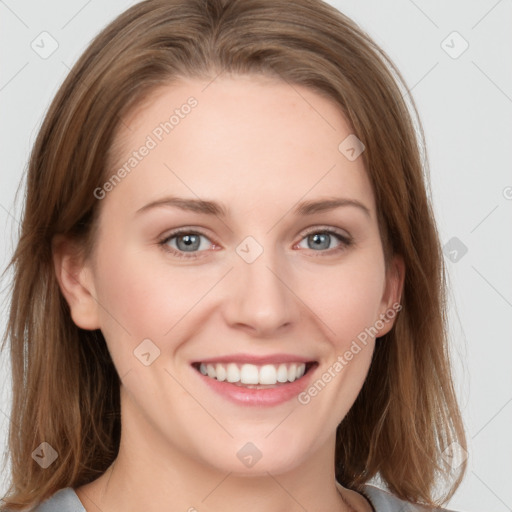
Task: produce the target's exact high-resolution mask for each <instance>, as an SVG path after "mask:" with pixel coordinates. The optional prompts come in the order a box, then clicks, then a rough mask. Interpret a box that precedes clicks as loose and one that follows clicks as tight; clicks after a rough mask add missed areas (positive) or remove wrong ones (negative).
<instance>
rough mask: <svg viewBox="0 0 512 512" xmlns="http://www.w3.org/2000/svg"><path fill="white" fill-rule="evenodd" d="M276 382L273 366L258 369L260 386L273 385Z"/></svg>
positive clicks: (275, 372)
mask: <svg viewBox="0 0 512 512" xmlns="http://www.w3.org/2000/svg"><path fill="white" fill-rule="evenodd" d="M276 382H277V371H276V367H275V366H274V365H273V364H266V365H265V366H262V367H261V368H260V382H259V383H260V384H275V383H276Z"/></svg>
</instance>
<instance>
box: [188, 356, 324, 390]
mask: <svg viewBox="0 0 512 512" xmlns="http://www.w3.org/2000/svg"><path fill="white" fill-rule="evenodd" d="M316 366H318V363H317V362H316V361H307V362H302V361H295V362H280V363H275V364H272V363H266V364H252V363H241V362H236V361H231V362H215V361H210V362H195V363H192V367H193V368H194V369H195V370H196V371H198V372H199V373H201V374H202V375H203V376H205V377H207V378H209V379H212V380H214V381H217V382H224V383H229V384H232V385H234V386H238V387H242V388H247V389H269V388H270V389H271V388H275V387H281V386H286V385H289V384H291V383H293V382H296V381H298V380H300V379H302V378H303V377H304V376H305V375H306V374H308V373H309V372H310V371H311V370H312V369H313V368H314V367H316Z"/></svg>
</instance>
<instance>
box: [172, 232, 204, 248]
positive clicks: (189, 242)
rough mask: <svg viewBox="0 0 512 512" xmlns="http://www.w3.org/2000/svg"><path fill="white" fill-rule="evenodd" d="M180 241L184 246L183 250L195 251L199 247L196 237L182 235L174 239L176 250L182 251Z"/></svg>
mask: <svg viewBox="0 0 512 512" xmlns="http://www.w3.org/2000/svg"><path fill="white" fill-rule="evenodd" d="M180 240H182V241H183V243H184V244H185V246H184V248H185V250H187V249H191V248H192V249H197V248H198V247H199V243H200V241H199V237H198V235H182V236H179V237H177V238H176V245H177V247H178V249H180V250H183V247H180Z"/></svg>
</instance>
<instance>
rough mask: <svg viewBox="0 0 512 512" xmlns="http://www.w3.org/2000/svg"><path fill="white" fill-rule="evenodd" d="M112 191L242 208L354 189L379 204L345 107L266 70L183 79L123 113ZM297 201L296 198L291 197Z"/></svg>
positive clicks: (140, 198)
mask: <svg viewBox="0 0 512 512" xmlns="http://www.w3.org/2000/svg"><path fill="white" fill-rule="evenodd" d="M123 121H124V122H123V124H122V125H121V129H120V131H119V133H118V135H117V137H116V140H115V143H114V148H115V151H114V154H115V162H114V163H113V165H111V167H110V169H109V173H110V174H111V175H113V174H116V173H119V170H120V169H124V170H125V172H122V173H121V174H123V178H122V182H121V183H119V185H116V187H115V190H114V192H113V193H112V194H111V195H112V196H114V195H121V194H123V196H125V198H127V201H128V202H129V203H130V204H131V205H132V206H133V207H135V206H137V205H138V206H137V207H140V206H142V202H147V201H150V200H155V199H157V198H158V197H160V196H162V195H163V194H164V193H169V194H172V195H185V196H187V197H194V196H197V197H201V198H203V197H216V198H219V199H221V200H222V201H223V202H227V203H229V204H232V205H233V207H236V205H237V202H238V203H239V205H240V206H244V205H245V206H251V207H254V206H255V204H256V203H258V202H260V203H261V201H265V202H266V201H268V202H270V203H276V202H277V203H283V204H284V203H295V202H297V201H299V200H300V199H301V198H302V199H311V198H315V197H320V196H325V195H347V194H348V195H351V196H354V197H357V198H358V199H360V200H365V201H366V203H367V204H368V205H369V206H370V207H373V194H372V192H371V185H370V182H369V180H368V177H367V173H366V171H365V169H364V164H363V159H362V158H357V159H355V160H351V159H348V158H347V156H346V153H344V152H343V151H341V150H340V144H341V143H342V142H343V141H345V140H347V137H350V136H353V135H351V134H352V131H351V127H350V126H349V125H348V123H347V122H346V120H345V118H344V116H343V114H342V111H341V108H340V107H339V106H338V105H337V104H336V103H335V102H334V101H333V100H331V99H329V98H326V97H325V96H323V95H320V94H318V93H317V92H315V91H313V90H311V89H308V88H306V87H303V86H299V85H295V84H293V85H292V84H289V83H287V82H284V81H280V80H276V79H272V78H267V77H263V76H237V77H231V78H226V77H222V78H221V77H217V78H216V79H214V80H213V81H211V80H193V79H183V80H180V81H179V82H176V83H173V84H170V85H168V86H164V87H159V88H158V89H156V90H155V91H154V92H153V93H152V94H150V95H149V96H147V97H146V98H144V100H143V102H141V103H140V104H139V106H138V107H137V108H135V109H134V110H132V112H131V113H129V115H128V116H126V117H125V118H124V119H123ZM289 206H291V204H290V205H289Z"/></svg>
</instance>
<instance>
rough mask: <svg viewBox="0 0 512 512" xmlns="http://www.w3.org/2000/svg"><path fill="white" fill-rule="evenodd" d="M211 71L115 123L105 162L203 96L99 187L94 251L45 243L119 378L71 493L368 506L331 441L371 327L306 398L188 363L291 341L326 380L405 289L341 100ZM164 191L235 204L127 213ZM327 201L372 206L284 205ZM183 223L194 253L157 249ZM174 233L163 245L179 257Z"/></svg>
mask: <svg viewBox="0 0 512 512" xmlns="http://www.w3.org/2000/svg"><path fill="white" fill-rule="evenodd" d="M207 84H208V82H207V81H199V80H182V81H180V82H179V83H176V84H173V85H172V86H166V87H163V88H160V89H159V90H158V91H156V92H155V93H154V95H153V98H152V101H151V102H148V103H146V104H145V105H144V108H139V109H137V110H135V111H134V112H132V114H131V115H130V116H129V117H127V118H126V119H124V121H125V123H126V124H127V125H128V126H129V128H130V129H129V130H128V129H127V128H124V127H123V128H122V129H121V131H120V132H119V134H118V139H117V141H116V142H117V143H119V144H118V145H116V148H117V152H118V153H119V154H117V155H116V156H117V161H116V163H115V165H113V166H112V173H114V172H115V171H116V170H117V169H118V167H119V166H121V165H122V164H123V162H126V160H127V159H128V158H129V156H130V154H131V152H132V151H134V150H136V149H138V148H139V147H140V146H141V145H142V144H144V141H145V140H146V137H147V136H148V134H151V133H152V131H153V130H154V129H155V127H156V126H158V125H159V123H160V122H162V121H164V120H166V119H168V117H169V114H168V113H172V111H173V110H174V109H175V108H178V107H180V105H183V104H184V103H185V102H186V101H187V98H189V97H190V96H194V97H195V98H196V99H197V101H198V105H197V106H196V107H195V108H194V109H193V110H192V111H191V112H190V114H189V115H187V116H186V117H184V118H183V119H180V123H179V125H177V126H176V127H175V128H174V129H173V131H172V132H170V133H169V134H166V135H165V136H164V137H163V139H162V141H161V142H159V143H158V145H157V147H155V148H154V149H152V150H151V151H150V152H149V154H148V155H147V156H146V157H145V158H144V159H142V161H141V162H140V163H138V165H137V167H136V168H134V169H133V170H132V171H131V172H130V174H129V175H127V176H126V177H125V178H124V179H123V180H122V181H121V183H119V184H117V185H116V186H115V188H114V189H113V190H111V191H110V192H108V194H106V197H105V198H104V199H102V200H101V205H100V206H101V215H100V218H99V232H98V240H97V245H96V249H95V252H94V253H93V255H92V257H91V258H90V259H89V260H86V261H81V260H80V259H79V258H77V257H75V253H74V248H73V246H72V244H70V243H69V241H67V240H66V239H64V238H59V237H57V238H56V239H55V245H54V248H55V249H54V260H55V268H56V272H57V276H58V279H59V283H60V286H61V289H62V291H63V293H64V295H65V297H66V300H67V301H68V303H69V305H70V309H71V313H72V318H73V320H74V322H75V323H76V324H77V325H78V326H80V327H82V328H84V329H96V328H100V329H101V330H102V332H103V334H104V336H105V339H106V341H107V344H108V348H109V350H110V353H111V355H112V358H113V361H114V364H115V366H116V369H117V371H118V374H119V375H120V377H121V382H122V385H121V408H122V439H121V447H120V451H119V455H118V457H117V459H116V461H115V462H114V464H113V465H112V466H111V467H110V468H109V469H108V470H107V471H106V472H105V473H104V474H103V475H102V476H101V477H100V478H98V479H97V480H95V481H93V482H91V483H89V484H87V485H84V486H81V487H79V488H77V489H76V492H77V494H78V496H79V498H80V500H81V501H82V503H83V504H84V507H85V508H86V509H87V511H88V512H96V511H99V510H101V511H103V512H113V511H121V510H122V511H127V510H134V511H135V510H146V511H149V512H151V511H159V512H160V511H162V510H167V511H184V510H193V508H192V507H194V508H195V509H197V510H200V511H212V512H213V511H221V510H222V511H224V512H231V511H235V510H237V511H238V510H241V509H243V510H244V511H246V512H256V511H258V512H259V511H261V510H268V511H272V512H281V511H282V512H285V511H286V512H290V511H303V510H304V509H306V510H309V511H314V510H339V511H349V510H354V509H355V510H358V511H371V507H370V505H369V503H368V502H367V501H366V499H365V498H364V497H363V496H362V495H360V494H358V493H356V492H354V491H351V490H348V489H345V488H343V487H341V486H339V485H338V489H339V491H340V492H341V494H342V496H343V497H344V499H342V497H341V496H340V493H339V492H338V490H337V485H336V483H335V478H334V446H335V432H336V426H337V425H338V424H339V423H340V421H341V420H342V419H343V417H344V416H345V415H346V413H347V411H348V410H349V408H350V407H351V406H352V404H353V402H354V400H355V399H356V397H357V395H358V393H359V391H360V389H361V386H362V385H363V382H364V379H365V377H366V375H367V371H368V368H369V364H370V361H371V357H372V353H373V349H374V345H375V343H378V340H375V339H373V338H370V339H369V341H368V343H367V345H366V346H362V350H361V351H360V352H359V353H358V354H357V355H355V356H354V357H353V359H352V360H351V361H350V362H349V363H348V364H347V365H346V366H345V367H344V368H343V370H342V371H341V372H338V373H337V374H336V377H335V378H333V379H332V380H331V382H329V383H328V385H326V386H325V388H324V389H323V390H322V391H321V392H320V393H318V395H317V396H315V397H314V398H312V399H311V401H310V402H309V403H308V404H306V405H303V404H301V403H299V402H298V401H297V400H296V399H292V400H289V401H287V402H285V403H283V404H280V405H276V406H271V407H256V406H242V405H238V404H235V403H232V402H229V401H227V400H226V399H225V398H223V397H221V396H220V395H218V394H217V393H215V392H214V391H212V390H211V389H209V387H207V386H205V384H204V382H202V380H201V378H200V376H199V375H198V373H197V371H196V370H194V369H193V368H192V367H191V364H190V363H191V362H192V361H197V360H201V359H205V358H211V357H216V356H221V355H225V354H233V353H240V352H244V353H249V354H255V355H268V354H278V353H287V354H295V355H301V356H307V357H308V358H309V359H311V360H316V361H317V362H318V363H319V366H318V368H316V370H315V372H316V374H315V375H316V378H320V376H321V375H322V373H323V372H324V371H326V370H327V369H328V368H329V367H332V365H333V363H334V362H335V361H336V360H337V357H338V356H339V355H342V354H344V353H345V352H346V351H347V350H348V349H349V347H350V345H351V343H352V341H353V340H354V339H356V337H357V335H358V334H359V333H361V332H362V331H364V329H365V328H368V327H370V326H373V325H374V324H375V322H376V320H378V319H379V316H380V315H381V314H384V313H385V312H386V311H388V310H389V309H390V308H391V307H392V305H393V304H394V303H397V302H399V298H400V293H401V289H402V285H403V276H404V268H403V263H402V261H401V260H400V259H399V258H398V257H395V259H394V260H393V261H392V262H391V265H390V267H389V268H390V270H389V272H387V273H386V270H385V265H384V255H383V248H382V242H381V237H380V234H379V229H378V224H377V216H376V204H375V199H374V196H373V192H372V188H371V184H370V181H369V179H368V176H367V174H366V171H365V169H364V164H363V160H362V158H357V159H356V160H354V161H349V160H348V159H347V158H345V156H344V155H343V154H342V153H341V152H340V151H339V150H338V145H339V144H340V142H341V141H342V140H344V139H345V138H346V137H347V136H348V135H349V134H350V133H351V129H350V127H349V126H348V125H347V123H346V121H345V120H344V118H343V116H342V114H341V112H340V109H339V107H337V106H336V104H335V103H333V102H332V101H330V100H329V99H326V98H324V97H322V96H320V95H319V94H317V93H316V92H314V91H312V90H309V89H307V88H304V87H299V86H293V87H291V86H290V85H288V84H287V83H285V82H281V81H277V80H272V79H269V78H264V77H259V76H258V77H254V76H252V77H248V76H237V77H229V78H228V77H225V78H223V77H218V78H217V79H216V80H215V81H213V82H212V83H210V85H208V86H207ZM206 86H207V87H206ZM170 195H174V196H179V197H186V198H193V199H197V198H201V199H208V200H215V201H219V202H222V203H223V204H224V205H226V207H228V208H229V214H228V216H226V217H225V218H224V217H221V216H217V215H208V214H205V213H197V212H192V211H184V210H180V209H178V208H176V207H165V206H163V207H158V208H153V209H149V210H147V211H145V212H143V213H140V214H136V212H137V210H139V209H140V208H141V207H143V206H144V205H146V204H148V203H150V202H152V201H155V200H158V199H160V198H163V197H165V196H170ZM333 196H335V197H343V198H349V199H353V200H357V201H359V202H361V203H362V204H363V205H365V206H366V208H367V209H368V210H369V214H367V213H365V212H364V210H363V209H362V208H358V207H354V206H343V207H340V208H336V209H333V210H329V211H323V212H317V213H315V214H313V215H308V216H302V217H301V216H298V215H295V214H294V213H293V209H294V207H295V206H296V204H297V203H298V202H299V201H305V200H308V201H309V200H317V199H325V198H327V197H333ZM181 227H185V228H194V229H193V230H192V229H190V230H191V231H193V232H197V231H200V232H201V234H203V235H204V236H203V237H201V240H202V241H201V245H200V247H199V249H198V250H196V251H195V253H192V254H196V255H197V254H199V256H198V257H197V258H195V259H193V258H189V259H187V258H179V257H177V256H176V255H175V254H173V253H171V252H166V251H165V250H164V249H163V247H164V246H159V245H158V242H159V240H161V239H162V238H164V237H165V236H166V235H168V234H170V233H171V231H172V230H174V229H176V228H181ZM321 228H324V229H325V228H333V229H338V230H339V231H340V233H341V234H343V235H345V236H347V235H348V236H350V237H352V240H353V243H352V244H351V245H348V246H344V244H343V242H341V241H339V240H338V239H337V238H336V237H335V236H334V235H331V237H330V243H329V238H328V239H327V242H326V245H325V246H322V247H321V248H320V249H318V248H315V247H316V246H315V245H314V243H313V242H312V241H311V240H310V239H311V237H309V239H308V236H307V234H314V233H318V232H319V231H320V232H321ZM307 232H308V233H307ZM247 236H251V237H253V238H254V239H255V240H256V241H257V242H258V244H259V245H260V246H261V247H262V248H263V252H262V254H261V255H260V256H259V257H258V258H257V259H256V260H255V261H254V262H252V263H248V262H247V261H245V260H244V259H243V258H242V257H240V256H239V254H238V253H237V252H236V249H237V247H238V246H239V245H240V244H241V242H242V241H244V239H245V238H246V237H247ZM177 242H178V240H177V239H176V238H174V239H172V241H169V242H168V243H167V247H168V248H169V247H170V248H171V249H174V250H175V251H178V247H179V248H181V249H182V252H184V250H183V247H184V245H185V244H183V241H182V239H180V245H179V246H177V245H176V244H177ZM326 246H327V248H325V247H326ZM336 249H340V250H338V251H337V250H336ZM249 250H250V251H253V250H255V249H254V247H253V246H251V248H249ZM186 254H191V253H190V252H189V253H186ZM392 325H393V321H389V322H386V323H385V325H384V327H383V328H382V329H380V330H379V331H378V334H377V335H376V338H378V337H379V336H382V335H383V334H385V333H386V332H388V331H389V330H390V329H391V327H392ZM147 338H149V339H150V340H151V341H152V343H153V344H154V345H155V346H156V347H158V349H159V350H160V355H159V357H157V358H156V359H155V360H154V361H153V362H152V364H151V365H149V366H145V365H144V364H142V363H141V362H140V361H139V360H138V359H137V358H136V357H134V353H133V352H134V350H135V349H136V347H137V346H138V345H139V344H140V343H141V342H142V340H144V339H147ZM247 442H251V443H253V444H254V445H255V446H256V447H257V448H258V450H259V451H260V452H261V459H260V460H259V461H258V462H257V463H256V464H255V465H254V466H252V467H250V468H249V467H246V466H245V465H244V464H242V463H241V461H240V459H239V458H238V457H237V452H238V450H240V448H241V447H243V446H244V445H245V444H246V443H247ZM349 504H350V505H349ZM351 507H352V508H351Z"/></svg>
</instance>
